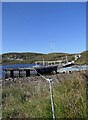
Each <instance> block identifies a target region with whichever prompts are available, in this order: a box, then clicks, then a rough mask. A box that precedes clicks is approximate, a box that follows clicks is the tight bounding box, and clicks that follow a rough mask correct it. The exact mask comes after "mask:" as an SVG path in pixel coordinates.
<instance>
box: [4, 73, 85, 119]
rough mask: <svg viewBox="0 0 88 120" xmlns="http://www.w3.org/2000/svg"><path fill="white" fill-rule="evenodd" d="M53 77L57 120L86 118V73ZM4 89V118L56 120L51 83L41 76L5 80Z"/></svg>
mask: <svg viewBox="0 0 88 120" xmlns="http://www.w3.org/2000/svg"><path fill="white" fill-rule="evenodd" d="M46 77H48V76H46ZM50 77H51V78H52V79H53V95H54V105H55V116H56V118H86V117H87V116H86V110H87V109H86V108H87V106H86V105H87V104H86V101H87V100H86V82H87V75H86V73H85V72H84V73H82V72H73V73H71V74H67V73H65V74H57V75H51V76H50ZM2 87H3V89H2V106H3V107H2V116H3V118H6V119H9V118H52V112H51V103H50V91H49V83H48V82H47V81H45V80H44V79H43V78H41V77H40V76H32V77H29V78H18V79H17V78H16V79H14V81H13V80H9V81H7V80H4V79H3V86H2Z"/></svg>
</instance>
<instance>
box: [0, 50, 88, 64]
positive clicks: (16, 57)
mask: <svg viewBox="0 0 88 120" xmlns="http://www.w3.org/2000/svg"><path fill="white" fill-rule="evenodd" d="M77 54H78V53H77ZM80 54H81V58H79V59H78V60H77V61H76V64H88V63H87V56H88V51H84V52H82V53H80ZM65 56H67V57H68V61H72V60H74V56H75V54H68V53H49V54H42V53H31V52H27V53H5V54H3V55H2V64H19V63H35V61H39V60H43V59H44V60H61V59H62V57H63V59H65Z"/></svg>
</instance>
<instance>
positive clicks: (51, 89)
mask: <svg viewBox="0 0 88 120" xmlns="http://www.w3.org/2000/svg"><path fill="white" fill-rule="evenodd" d="M49 83H50V97H51V106H52V117H53V120H55V114H54V100H53V88H52V79H51V80H50V82H49Z"/></svg>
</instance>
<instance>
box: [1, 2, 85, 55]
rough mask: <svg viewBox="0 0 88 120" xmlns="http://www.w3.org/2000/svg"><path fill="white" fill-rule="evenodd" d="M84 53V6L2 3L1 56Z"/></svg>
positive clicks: (76, 3) (75, 4)
mask: <svg viewBox="0 0 88 120" xmlns="http://www.w3.org/2000/svg"><path fill="white" fill-rule="evenodd" d="M85 50H86V3H84V2H62V3H61V2H56V3H54V2H53V3H52V2H44V3H43V2H33V3H32V2H13V3H11V2H5V3H3V4H2V53H7V52H39V53H50V52H66V53H79V52H82V51H85Z"/></svg>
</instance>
